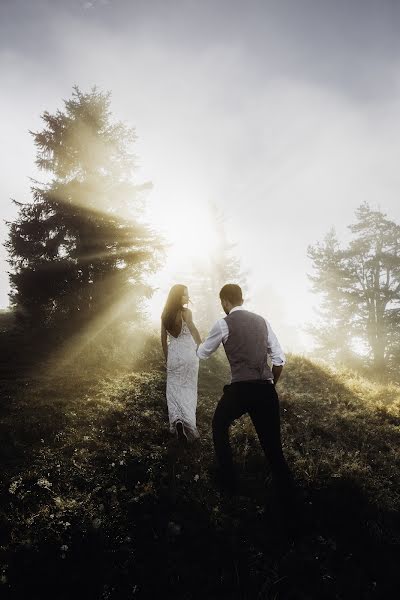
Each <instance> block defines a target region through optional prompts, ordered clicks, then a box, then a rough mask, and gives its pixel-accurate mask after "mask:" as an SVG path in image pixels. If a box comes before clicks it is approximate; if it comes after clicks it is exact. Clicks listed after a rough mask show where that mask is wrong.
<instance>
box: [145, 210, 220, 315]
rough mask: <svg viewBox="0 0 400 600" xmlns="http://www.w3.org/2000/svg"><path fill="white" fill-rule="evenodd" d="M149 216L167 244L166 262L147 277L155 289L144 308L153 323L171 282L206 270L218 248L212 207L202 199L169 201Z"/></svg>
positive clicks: (183, 279)
mask: <svg viewBox="0 0 400 600" xmlns="http://www.w3.org/2000/svg"><path fill="white" fill-rule="evenodd" d="M150 216H151V221H150V225H151V227H152V228H153V229H155V230H156V231H158V232H159V233H160V234H161V235H163V237H164V239H165V242H166V244H167V248H166V259H165V263H164V265H163V267H162V268H161V269H160V270H159V271H158V272H157V273H155V274H154V275H153V276H152V277H151V278H150V280H149V283H150V285H152V286H153V287H154V288H155V292H154V294H153V296H152V298H151V299H150V300H149V301H148V303H147V306H146V309H147V312H148V315H149V317H150V319H151V320H152V322H153V323H156V322H158V321H159V316H160V314H161V311H162V307H163V305H164V302H165V298H166V296H167V294H168V290H169V289H170V288H171V286H172V285H174V284H175V283H183V284H184V285H187V282H188V281H190V279H191V278H192V274H193V272H194V271H198V270H201V269H204V270H207V269H208V268H209V264H210V261H211V260H212V258H213V257H214V256H215V254H216V252H218V242H219V240H218V234H217V229H216V226H215V223H214V222H213V218H212V211H211V210H210V208H209V207H208V206H207V204H205V203H200V202H198V203H191V204H190V205H188V204H181V205H178V206H175V210H173V209H172V205H171V203H167V204H165V203H164V204H162V205H158V206H157V209H156V210H152V212H151V215H150ZM189 294H190V289H189Z"/></svg>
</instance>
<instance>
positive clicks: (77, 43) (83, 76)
mask: <svg viewBox="0 0 400 600" xmlns="http://www.w3.org/2000/svg"><path fill="white" fill-rule="evenodd" d="M399 34H400V3H397V2H392V1H391V0H387V1H385V0H383V1H382V0H381V1H380V2H379V3H377V2H369V1H368V0H360V1H356V0H354V1H351V0H347V1H346V2H345V1H344V0H343V1H341V0H337V1H336V2H325V1H324V0H314V1H312V0H292V1H291V2H289V1H285V0H279V1H278V0H276V1H263V2H261V0H260V1H249V2H236V1H234V0H233V1H229V2H228V1H225V0H220V1H213V2H211V0H210V1H208V0H203V1H200V0H197V1H194V0H186V1H184V0H175V1H172V0H171V1H167V0H165V1H164V2H156V1H151V0H147V1H146V2H145V1H144V0H143V1H141V2H139V1H130V2H128V1H127V0H101V1H100V0H97V1H96V2H95V1H93V2H81V1H80V0H72V1H70V2H61V1H57V0H55V1H54V0H53V1H50V0H48V1H44V0H36V1H28V0H26V1H21V0H16V1H13V2H11V1H8V0H1V3H0V77H1V79H0V81H1V88H2V93H1V95H0V130H1V133H2V135H1V141H0V165H1V172H2V176H1V178H0V202H1V211H2V216H3V219H13V218H14V217H15V215H16V210H15V207H14V205H13V204H12V203H11V200H10V198H11V197H12V198H15V199H17V200H21V201H26V200H28V199H29V198H30V192H29V186H30V181H29V179H28V177H39V178H40V174H38V173H37V171H36V168H35V165H34V159H35V148H34V146H33V142H32V138H31V136H30V135H29V133H28V130H29V129H31V130H38V129H40V128H41V121H40V114H41V113H42V112H43V111H44V110H48V111H50V112H53V111H55V110H56V109H57V108H61V109H62V107H63V105H62V99H63V98H69V97H70V96H71V92H72V86H73V85H74V84H78V85H79V86H80V88H81V89H82V90H84V91H86V90H89V88H90V87H91V86H92V85H94V84H96V85H98V86H99V87H100V88H102V89H103V90H111V91H112V109H113V113H114V116H115V118H116V119H122V120H124V121H126V122H127V123H129V124H130V125H132V126H134V127H135V128H136V132H137V135H138V141H137V143H136V148H135V152H136V154H137V155H138V159H139V166H140V170H139V171H138V174H137V178H138V182H140V181H143V180H151V181H152V182H153V185H154V189H153V191H152V192H151V193H150V195H149V199H148V209H149V219H150V220H151V221H152V222H153V224H154V225H156V226H159V227H161V226H163V227H164V228H165V229H166V231H167V234H168V236H169V238H170V240H171V242H172V243H174V242H175V246H172V248H171V252H170V256H169V258H168V261H167V264H166V266H165V268H164V269H163V271H162V272H160V273H159V274H158V275H157V277H156V278H155V279H154V285H155V286H156V287H159V288H160V289H159V292H158V293H157V294H156V296H155V298H154V300H153V302H152V303H151V305H150V307H149V310H150V311H151V312H152V314H154V315H157V316H158V311H159V309H160V307H161V304H162V302H163V301H164V298H165V294H166V292H167V290H168V288H169V287H170V285H172V284H173V283H175V282H176V281H177V280H181V281H182V279H181V278H182V277H184V276H185V272H187V270H188V269H189V268H190V259H191V258H192V257H193V255H195V254H196V252H199V253H200V254H201V253H203V252H205V251H204V250H203V248H204V246H205V245H206V244H207V232H206V231H205V230H206V228H207V226H206V212H205V211H206V206H207V204H208V203H209V202H210V201H213V202H216V203H218V205H219V206H220V207H221V208H222V209H223V210H224V211H225V213H226V215H227V217H228V223H227V229H228V233H229V235H230V237H231V239H232V241H235V242H236V243H237V251H238V255H239V257H240V259H241V261H242V264H243V267H244V269H248V270H249V277H248V279H249V284H250V295H251V299H252V304H251V307H252V308H253V309H255V310H257V311H259V312H261V313H262V314H264V315H265V316H267V317H268V318H269V319H270V321H271V323H272V326H273V328H274V329H275V331H276V333H277V334H278V337H279V338H280V339H281V341H282V343H283V345H284V347H285V348H286V349H291V350H299V349H307V346H308V344H309V340H308V338H307V336H306V335H305V334H304V333H303V332H302V328H303V326H304V323H305V322H307V321H310V320H311V319H312V318H313V306H315V305H317V298H316V297H315V296H314V295H312V294H310V286H309V282H308V280H307V277H306V273H307V272H310V270H311V265H310V261H309V260H308V259H307V246H308V244H313V243H315V242H316V241H318V240H320V239H321V238H322V237H323V236H324V235H325V233H326V232H327V231H328V229H329V228H330V227H331V226H335V227H336V229H337V231H338V234H339V236H344V235H345V233H346V226H347V225H348V224H349V223H350V222H352V220H353V215H354V210H355V209H356V207H357V206H359V205H360V204H361V202H363V201H364V200H366V201H368V202H370V203H371V204H373V205H374V206H379V207H380V208H381V209H382V210H384V211H385V212H387V213H388V216H390V217H391V218H393V219H394V220H397V221H398V222H399V221H400V203H399V187H400V186H399V184H400V169H399V168H398V160H399V159H398V157H399V150H400V120H399V118H398V111H399V108H398V107H399V100H400V68H399V67H400V56H399V54H400V53H399V47H400V42H399V40H400V35H399ZM177 215H179V216H177ZM182 231H184V232H186V233H185V234H183V233H182ZM6 235H7V227H6V226H5V224H4V223H3V222H2V223H1V224H0V241H2V242H3V241H4V240H5V239H6ZM185 255H186V258H185ZM5 259H6V253H5V250H4V248H3V247H1V248H0V261H1V262H0V306H7V304H8V299H7V293H8V278H7V273H6V271H7V268H8V265H7V263H6V262H5ZM216 302H218V299H216ZM210 325H211V324H210Z"/></svg>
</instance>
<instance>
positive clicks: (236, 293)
mask: <svg viewBox="0 0 400 600" xmlns="http://www.w3.org/2000/svg"><path fill="white" fill-rule="evenodd" d="M219 297H220V298H221V300H228V302H230V303H231V304H240V303H241V302H243V296H242V288H241V287H240V285H237V284H236V283H227V284H226V285H224V287H223V288H221V291H220V293H219Z"/></svg>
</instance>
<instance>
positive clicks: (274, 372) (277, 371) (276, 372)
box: [272, 365, 283, 385]
mask: <svg viewBox="0 0 400 600" xmlns="http://www.w3.org/2000/svg"><path fill="white" fill-rule="evenodd" d="M282 370H283V365H279V366H278V365H272V375H273V376H274V385H276V384H277V383H278V379H279V377H280V376H281V373H282Z"/></svg>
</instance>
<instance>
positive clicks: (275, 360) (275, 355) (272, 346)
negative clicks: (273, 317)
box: [265, 319, 286, 367]
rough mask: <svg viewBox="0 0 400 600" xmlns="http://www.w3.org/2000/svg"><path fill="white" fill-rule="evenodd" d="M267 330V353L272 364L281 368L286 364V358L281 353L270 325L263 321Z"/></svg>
mask: <svg viewBox="0 0 400 600" xmlns="http://www.w3.org/2000/svg"><path fill="white" fill-rule="evenodd" d="M265 322H266V324H267V329H268V353H269V355H270V356H271V360H272V364H273V365H276V366H277V367H281V366H283V365H284V364H285V362H286V357H285V355H284V353H283V350H282V348H281V345H280V343H279V342H278V338H277V337H276V335H275V333H274V331H273V330H272V327H271V325H270V324H269V323H268V321H267V320H266V319H265Z"/></svg>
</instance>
